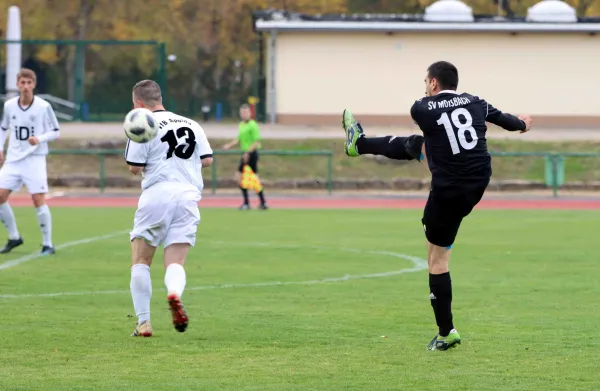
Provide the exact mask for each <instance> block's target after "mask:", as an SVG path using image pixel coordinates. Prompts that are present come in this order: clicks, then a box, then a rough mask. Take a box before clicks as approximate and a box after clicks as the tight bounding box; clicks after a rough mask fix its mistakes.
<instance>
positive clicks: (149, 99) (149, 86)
mask: <svg viewBox="0 0 600 391" xmlns="http://www.w3.org/2000/svg"><path fill="white" fill-rule="evenodd" d="M133 94H134V95H135V97H136V98H137V99H139V100H141V101H142V102H144V104H146V105H148V106H155V105H159V104H162V94H161V91H160V86H159V85H158V83H157V82H155V81H153V80H142V81H140V82H138V83H137V84H136V85H135V86H133Z"/></svg>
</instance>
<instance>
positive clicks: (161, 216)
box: [129, 182, 200, 248]
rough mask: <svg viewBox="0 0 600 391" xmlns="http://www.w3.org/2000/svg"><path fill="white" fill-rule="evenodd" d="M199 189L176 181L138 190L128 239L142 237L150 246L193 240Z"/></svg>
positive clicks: (194, 238)
mask: <svg viewBox="0 0 600 391" xmlns="http://www.w3.org/2000/svg"><path fill="white" fill-rule="evenodd" d="M199 199H200V192H199V191H198V190H197V189H195V188H189V187H182V186H181V185H179V184H177V183H165V182H163V183H158V184H156V185H154V186H152V187H150V188H148V189H146V190H144V191H143V192H142V195H141V196H140V200H139V202H138V208H137V210H136V212H135V218H134V222H133V231H131V233H130V236H129V238H130V240H133V239H135V238H142V239H144V240H145V241H146V242H147V243H149V244H150V245H151V246H153V247H158V246H160V245H163V246H164V247H165V248H166V247H168V246H170V245H171V244H175V243H188V244H190V245H192V246H193V245H194V244H195V243H196V231H197V229H198V224H199V223H200V211H199V210H198V201H199Z"/></svg>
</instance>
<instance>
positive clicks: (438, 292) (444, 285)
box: [429, 272, 454, 337]
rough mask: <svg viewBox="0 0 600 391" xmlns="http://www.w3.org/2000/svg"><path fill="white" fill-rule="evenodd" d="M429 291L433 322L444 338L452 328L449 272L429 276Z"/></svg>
mask: <svg viewBox="0 0 600 391" xmlns="http://www.w3.org/2000/svg"><path fill="white" fill-rule="evenodd" d="M429 290H430V292H431V294H430V295H429V299H430V300H431V306H432V307H433V313H434V314H435V321H436V323H437V325H438V327H439V329H440V331H439V332H440V335H441V336H443V337H445V336H447V335H448V334H449V333H450V330H452V329H453V328H454V324H453V323H452V280H450V272H447V273H444V274H431V273H430V274H429Z"/></svg>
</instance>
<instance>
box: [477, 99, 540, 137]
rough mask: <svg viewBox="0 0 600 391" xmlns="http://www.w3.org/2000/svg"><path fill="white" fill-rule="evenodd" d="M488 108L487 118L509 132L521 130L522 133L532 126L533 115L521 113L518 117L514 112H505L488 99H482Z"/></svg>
mask: <svg viewBox="0 0 600 391" xmlns="http://www.w3.org/2000/svg"><path fill="white" fill-rule="evenodd" d="M482 102H483V104H484V105H485V109H486V117H485V120H486V121H487V122H490V123H492V124H494V125H498V126H500V127H501V128H503V129H505V130H508V131H509V132H515V131H517V130H520V131H521V133H525V132H527V131H528V130H529V129H530V127H531V117H530V116H528V115H520V116H519V117H516V116H514V115H512V114H508V113H503V112H502V111H500V110H498V109H497V108H495V107H494V106H492V105H491V104H489V103H487V102H486V101H482Z"/></svg>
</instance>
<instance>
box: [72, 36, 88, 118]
mask: <svg viewBox="0 0 600 391" xmlns="http://www.w3.org/2000/svg"><path fill="white" fill-rule="evenodd" d="M85 47H86V44H85V42H84V41H81V42H77V43H76V44H75V91H74V93H75V96H74V99H75V103H76V104H77V105H78V107H79V109H78V110H77V116H76V117H75V118H76V119H81V118H82V115H81V107H82V104H83V100H84V92H83V82H84V81H83V79H84V77H85Z"/></svg>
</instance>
